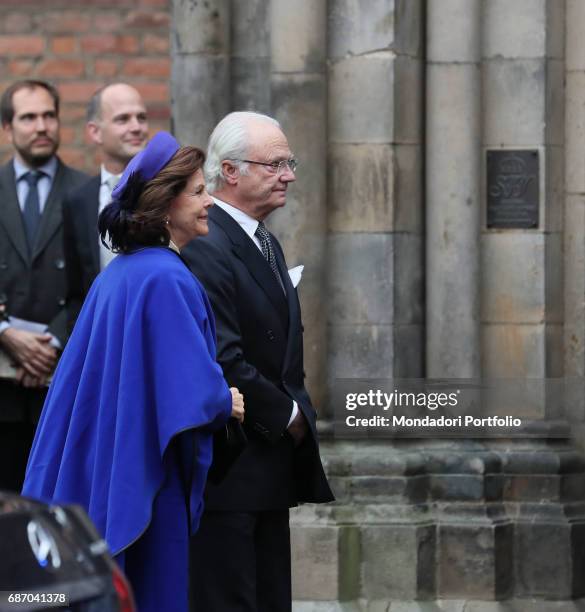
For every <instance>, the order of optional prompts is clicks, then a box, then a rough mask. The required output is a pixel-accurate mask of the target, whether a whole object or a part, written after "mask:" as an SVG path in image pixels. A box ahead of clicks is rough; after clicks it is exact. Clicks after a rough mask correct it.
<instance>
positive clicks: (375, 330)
mask: <svg viewBox="0 0 585 612" xmlns="http://www.w3.org/2000/svg"><path fill="white" fill-rule="evenodd" d="M393 368H394V327H393V326H392V325H357V324H355V323H349V324H331V325H330V326H329V374H330V378H332V379H334V378H356V377H362V378H391V377H392V374H393Z"/></svg>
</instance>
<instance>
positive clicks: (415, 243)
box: [393, 232, 424, 325]
mask: <svg viewBox="0 0 585 612" xmlns="http://www.w3.org/2000/svg"><path fill="white" fill-rule="evenodd" d="M393 257H394V265H393V270H394V287H393V290H394V320H393V322H394V324H398V325H405V324H406V325H408V324H416V323H422V322H423V320H424V310H423V309H424V272H423V270H424V239H423V237H422V236H420V235H418V234H407V233H402V232H398V233H396V234H394V249H393Z"/></svg>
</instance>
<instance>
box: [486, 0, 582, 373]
mask: <svg viewBox="0 0 585 612" xmlns="http://www.w3.org/2000/svg"><path fill="white" fill-rule="evenodd" d="M564 7H565V3H564V2H563V1H561V2H549V1H545V0H531V1H526V0H522V1H520V2H512V3H510V2H506V1H505V0H493V1H492V0H490V1H488V2H484V10H485V15H484V21H483V23H484V30H483V41H484V42H483V55H484V71H483V85H484V110H485V112H484V145H485V147H486V149H489V150H498V149H499V150H506V149H509V150H522V149H527V150H530V151H536V154H537V156H538V162H539V168H540V184H539V193H540V201H539V223H538V226H537V227H535V228H533V229H488V228H487V226H486V215H485V212H484V213H483V218H482V227H483V231H482V240H481V248H482V276H481V279H482V287H481V292H482V354H483V359H484V369H483V375H484V376H485V377H487V378H506V377H512V378H513V377H516V378H545V377H559V376H562V375H563V325H562V322H563V274H562V268H563V256H562V233H561V232H562V227H563V214H562V213H563V205H562V201H563V198H562V195H563V156H564V150H563V148H564V119H563V115H564V84H563V78H564V66H563V59H564V36H563V34H564V25H563V23H564ZM581 146H582V145H581ZM579 163H580V164H581V165H582V160H580V161H579ZM579 173H580V174H582V170H581V168H580V169H579ZM579 180H580V181H582V180H583V179H582V177H580V178H579ZM582 297H583V296H582V294H581V299H582Z"/></svg>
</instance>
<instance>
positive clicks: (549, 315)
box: [544, 232, 564, 323]
mask: <svg viewBox="0 0 585 612" xmlns="http://www.w3.org/2000/svg"><path fill="white" fill-rule="evenodd" d="M545 236H546V237H545V244H544V248H545V261H544V274H545V300H546V311H545V316H546V321H547V322H548V323H563V320H564V300H563V275H562V274H559V270H562V267H563V235H562V234H561V233H559V232H554V233H550V234H546V235H545Z"/></svg>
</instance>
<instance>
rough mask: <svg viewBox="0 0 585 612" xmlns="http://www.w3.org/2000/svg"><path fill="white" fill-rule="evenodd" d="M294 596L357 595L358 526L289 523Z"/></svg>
mask: <svg viewBox="0 0 585 612" xmlns="http://www.w3.org/2000/svg"><path fill="white" fill-rule="evenodd" d="M291 557H292V589H293V598H294V599H300V600H303V599H305V600H317V601H323V600H347V599H351V598H353V597H356V595H357V592H356V588H355V585H356V584H357V577H358V576H359V557H360V543H359V535H358V529H357V527H349V526H345V527H339V526H337V525H327V526H318V525H310V524H304V523H295V521H294V519H293V522H292V524H291Z"/></svg>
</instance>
